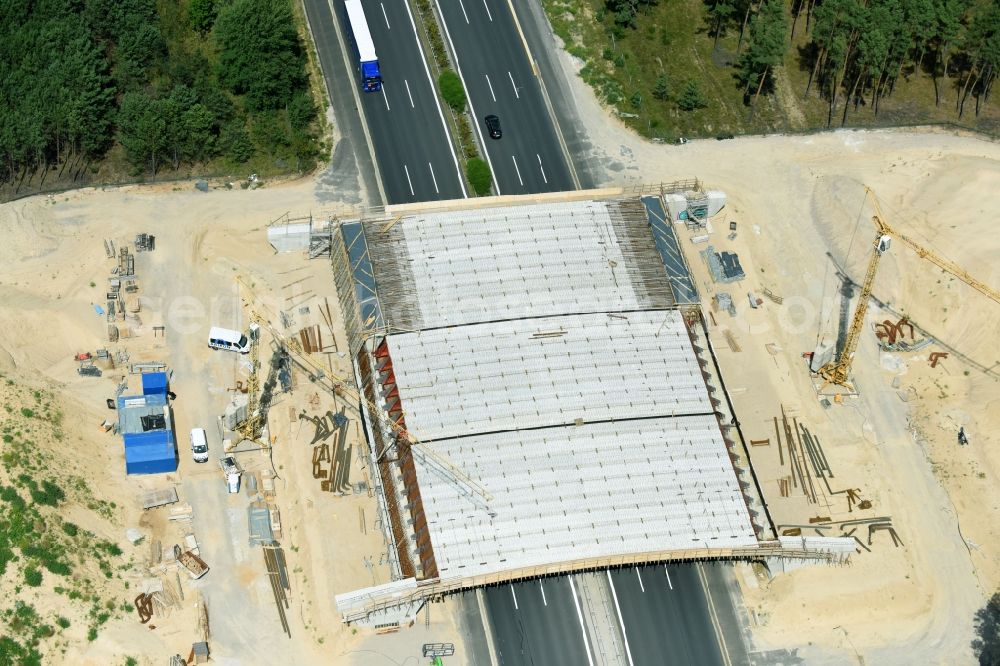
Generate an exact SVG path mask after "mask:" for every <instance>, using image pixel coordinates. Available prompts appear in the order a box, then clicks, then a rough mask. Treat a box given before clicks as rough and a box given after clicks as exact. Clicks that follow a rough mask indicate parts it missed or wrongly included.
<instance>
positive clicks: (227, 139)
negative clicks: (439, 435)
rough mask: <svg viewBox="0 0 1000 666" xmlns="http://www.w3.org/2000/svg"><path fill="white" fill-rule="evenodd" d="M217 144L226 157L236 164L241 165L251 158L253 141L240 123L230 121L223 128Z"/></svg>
mask: <svg viewBox="0 0 1000 666" xmlns="http://www.w3.org/2000/svg"><path fill="white" fill-rule="evenodd" d="M219 143H220V144H221V146H222V150H223V152H224V153H225V155H226V157H228V158H229V159H230V160H232V161H233V162H236V163H237V164H242V163H244V162H246V161H248V160H249V159H250V158H251V157H253V154H254V146H253V141H252V140H251V139H250V134H249V133H247V131H246V128H245V127H244V126H243V123H242V122H239V121H232V122H230V123H229V124H227V125H226V126H225V127H223V128H222V134H221V135H220V136H219Z"/></svg>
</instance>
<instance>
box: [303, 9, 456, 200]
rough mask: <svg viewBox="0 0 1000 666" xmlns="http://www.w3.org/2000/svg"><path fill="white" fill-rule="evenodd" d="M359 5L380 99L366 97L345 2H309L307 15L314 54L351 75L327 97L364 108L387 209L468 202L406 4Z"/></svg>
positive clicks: (363, 112) (331, 90) (331, 87)
mask: <svg viewBox="0 0 1000 666" xmlns="http://www.w3.org/2000/svg"><path fill="white" fill-rule="evenodd" d="M323 4H325V5H326V6H325V7H323V6H321V5H323ZM362 5H363V6H364V11H365V17H366V19H367V21H368V28H369V30H370V32H371V36H372V41H373V42H374V43H375V50H376V53H377V54H378V59H379V66H380V69H381V72H382V77H383V85H382V90H381V91H379V92H370V93H369V92H362V91H361V87H360V84H359V82H358V79H357V76H356V71H357V69H356V66H355V63H353V61H352V59H353V57H354V56H353V49H352V48H350V44H351V42H350V34H349V32H348V28H347V25H346V20H345V18H344V15H343V2H342V0H306V11H307V13H308V15H309V22H310V26H311V27H312V29H313V35H314V38H315V39H316V46H317V50H318V51H319V52H320V53H321V54H324V53H326V54H327V55H329V53H330V52H333V53H334V55H335V56H336V57H339V58H341V60H346V63H345V67H344V69H345V70H346V74H347V76H346V78H345V79H341V80H339V81H338V82H337V84H336V85H331V86H329V87H330V92H331V95H332V96H347V95H350V96H351V97H352V98H354V99H356V100H358V101H359V102H360V109H361V112H362V115H363V117H362V120H363V122H364V124H365V129H366V130H367V134H368V136H369V137H370V141H371V145H372V148H373V149H374V152H375V161H376V163H377V168H378V171H379V175H380V176H381V181H382V186H383V189H384V192H385V198H386V200H387V203H408V202H416V201H433V200H439V199H461V198H463V197H465V196H467V194H466V190H465V184H464V179H463V177H462V174H461V172H460V169H459V163H458V157H457V156H456V154H455V152H454V150H453V148H452V142H451V139H450V138H449V135H448V130H447V126H446V125H445V120H444V114H443V110H442V109H441V106H440V104H439V102H438V97H437V93H436V90H435V84H434V82H433V81H432V79H431V75H430V69H429V67H428V64H427V61H426V60H425V57H424V53H423V50H422V49H421V48H420V43H419V41H418V40H417V32H416V26H415V24H414V21H413V16H412V14H411V12H410V8H409V5H408V4H407V2H406V0H363V2H362ZM327 23H329V24H330V25H335V26H336V27H337V30H338V33H337V34H333V33H330V34H325V33H324V35H323V38H322V42H321V38H320V37H319V36H318V35H317V33H319V32H320V29H318V28H317V26H318V25H324V24H327ZM320 61H321V63H323V67H324V71H326V69H327V64H326V62H327V61H328V58H324V57H322V55H321V58H320Z"/></svg>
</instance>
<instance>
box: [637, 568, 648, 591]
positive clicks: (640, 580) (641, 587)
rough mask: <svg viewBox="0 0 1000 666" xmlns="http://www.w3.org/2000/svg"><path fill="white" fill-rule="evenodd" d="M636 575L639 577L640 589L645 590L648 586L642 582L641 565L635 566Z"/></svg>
mask: <svg viewBox="0 0 1000 666" xmlns="http://www.w3.org/2000/svg"><path fill="white" fill-rule="evenodd" d="M635 577H636V578H638V579H639V589H640V590H642V591H643V592H645V591H646V586H645V585H643V584H642V576H640V575H639V567H636V568H635Z"/></svg>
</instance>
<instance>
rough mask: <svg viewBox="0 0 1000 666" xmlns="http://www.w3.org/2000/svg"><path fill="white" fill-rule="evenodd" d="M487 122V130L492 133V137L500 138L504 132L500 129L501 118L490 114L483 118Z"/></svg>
mask: <svg viewBox="0 0 1000 666" xmlns="http://www.w3.org/2000/svg"><path fill="white" fill-rule="evenodd" d="M483 120H484V121H485V122H486V130H487V131H488V132H489V133H490V138H491V139H499V138H500V137H501V136H503V132H501V131H500V119H499V118H498V117H496V116H493V115H489V116H486V117H485V118H483Z"/></svg>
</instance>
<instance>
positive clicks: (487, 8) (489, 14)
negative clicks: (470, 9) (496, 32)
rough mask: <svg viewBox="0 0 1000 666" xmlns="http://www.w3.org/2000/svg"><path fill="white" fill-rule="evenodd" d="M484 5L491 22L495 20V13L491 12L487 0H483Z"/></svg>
mask: <svg viewBox="0 0 1000 666" xmlns="http://www.w3.org/2000/svg"><path fill="white" fill-rule="evenodd" d="M483 7H486V15H487V16H489V17H490V22H491V23H492V22H493V14H491V13H490V6H489V5H488V4H486V0H483Z"/></svg>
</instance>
